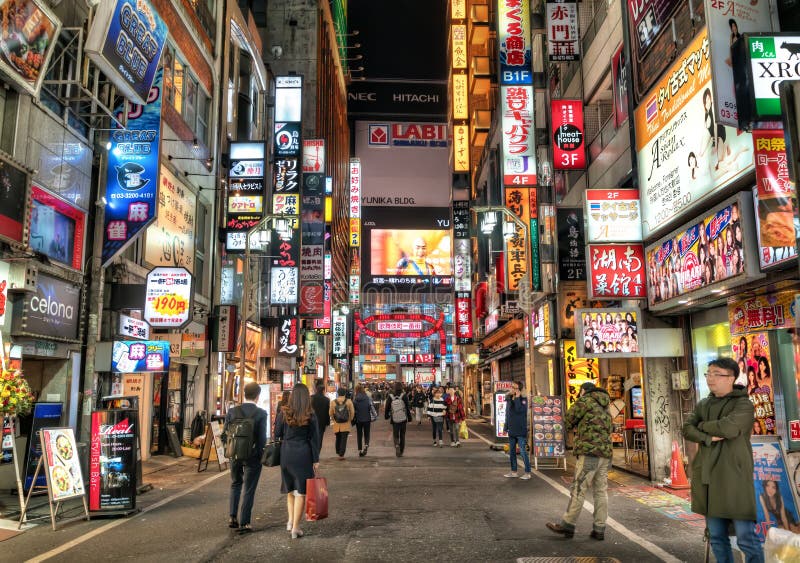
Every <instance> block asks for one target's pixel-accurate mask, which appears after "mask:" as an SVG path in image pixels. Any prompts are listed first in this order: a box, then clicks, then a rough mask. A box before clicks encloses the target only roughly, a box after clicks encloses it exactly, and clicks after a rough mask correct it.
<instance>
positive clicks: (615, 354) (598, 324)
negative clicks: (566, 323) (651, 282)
mask: <svg viewBox="0 0 800 563" xmlns="http://www.w3.org/2000/svg"><path fill="white" fill-rule="evenodd" d="M575 319H576V324H575V330H576V332H577V336H578V338H579V339H578V341H577V346H578V352H577V354H578V356H583V357H585V358H590V357H599V358H625V357H637V356H641V355H642V354H641V351H642V349H643V346H642V341H641V335H642V332H641V331H640V330H639V328H641V326H642V318H641V313H640V311H639V309H636V308H632V307H625V308H621V309H578V310H576V311H575Z"/></svg>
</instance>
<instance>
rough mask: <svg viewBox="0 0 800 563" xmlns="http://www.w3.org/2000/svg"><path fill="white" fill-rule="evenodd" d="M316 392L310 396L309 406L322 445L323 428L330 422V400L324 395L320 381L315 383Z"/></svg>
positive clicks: (323, 388)
mask: <svg viewBox="0 0 800 563" xmlns="http://www.w3.org/2000/svg"><path fill="white" fill-rule="evenodd" d="M316 391H317V392H316V393H314V394H313V395H312V396H311V408H312V409H313V410H314V415H315V416H316V418H317V425H318V426H319V443H320V445H322V440H323V439H324V438H325V429H326V428H328V425H330V423H331V415H330V408H331V400H330V399H329V398H328V397H326V396H325V386H324V385H323V384H322V383H317V388H316Z"/></svg>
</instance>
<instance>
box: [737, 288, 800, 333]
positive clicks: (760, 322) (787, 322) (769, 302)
mask: <svg viewBox="0 0 800 563" xmlns="http://www.w3.org/2000/svg"><path fill="white" fill-rule="evenodd" d="M794 298H795V292H794V291H782V292H779V293H769V294H767V295H759V296H756V297H747V298H744V299H736V298H733V299H730V300H729V301H728V320H729V321H730V325H731V336H740V335H744V334H747V333H749V332H752V331H763V330H777V329H790V328H795V327H796V322H795V319H796V313H797V312H796V311H795V307H794Z"/></svg>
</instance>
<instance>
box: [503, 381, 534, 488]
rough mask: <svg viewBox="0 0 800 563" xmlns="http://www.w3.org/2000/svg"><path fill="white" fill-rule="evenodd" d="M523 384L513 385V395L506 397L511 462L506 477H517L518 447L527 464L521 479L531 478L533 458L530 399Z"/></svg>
mask: <svg viewBox="0 0 800 563" xmlns="http://www.w3.org/2000/svg"><path fill="white" fill-rule="evenodd" d="M522 388H523V383H522V382H521V381H515V382H514V383H512V384H511V393H509V394H508V395H506V431H507V432H508V456H509V458H510V460H511V473H506V474H505V476H506V477H517V445H519V453H520V455H521V456H522V462H523V463H524V464H525V473H524V474H523V475H522V477H521V479H523V480H528V479H530V478H531V458H530V456H529V455H528V397H527V396H526V395H525V393H523V391H522Z"/></svg>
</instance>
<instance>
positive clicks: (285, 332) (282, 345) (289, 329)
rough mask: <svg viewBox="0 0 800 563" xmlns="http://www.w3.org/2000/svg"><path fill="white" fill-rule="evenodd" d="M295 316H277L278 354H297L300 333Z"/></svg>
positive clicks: (298, 351)
mask: <svg viewBox="0 0 800 563" xmlns="http://www.w3.org/2000/svg"><path fill="white" fill-rule="evenodd" d="M297 321H298V320H297V317H286V316H281V317H278V355H279V356H299V355H300V334H299V330H300V329H299V326H298V324H297Z"/></svg>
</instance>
